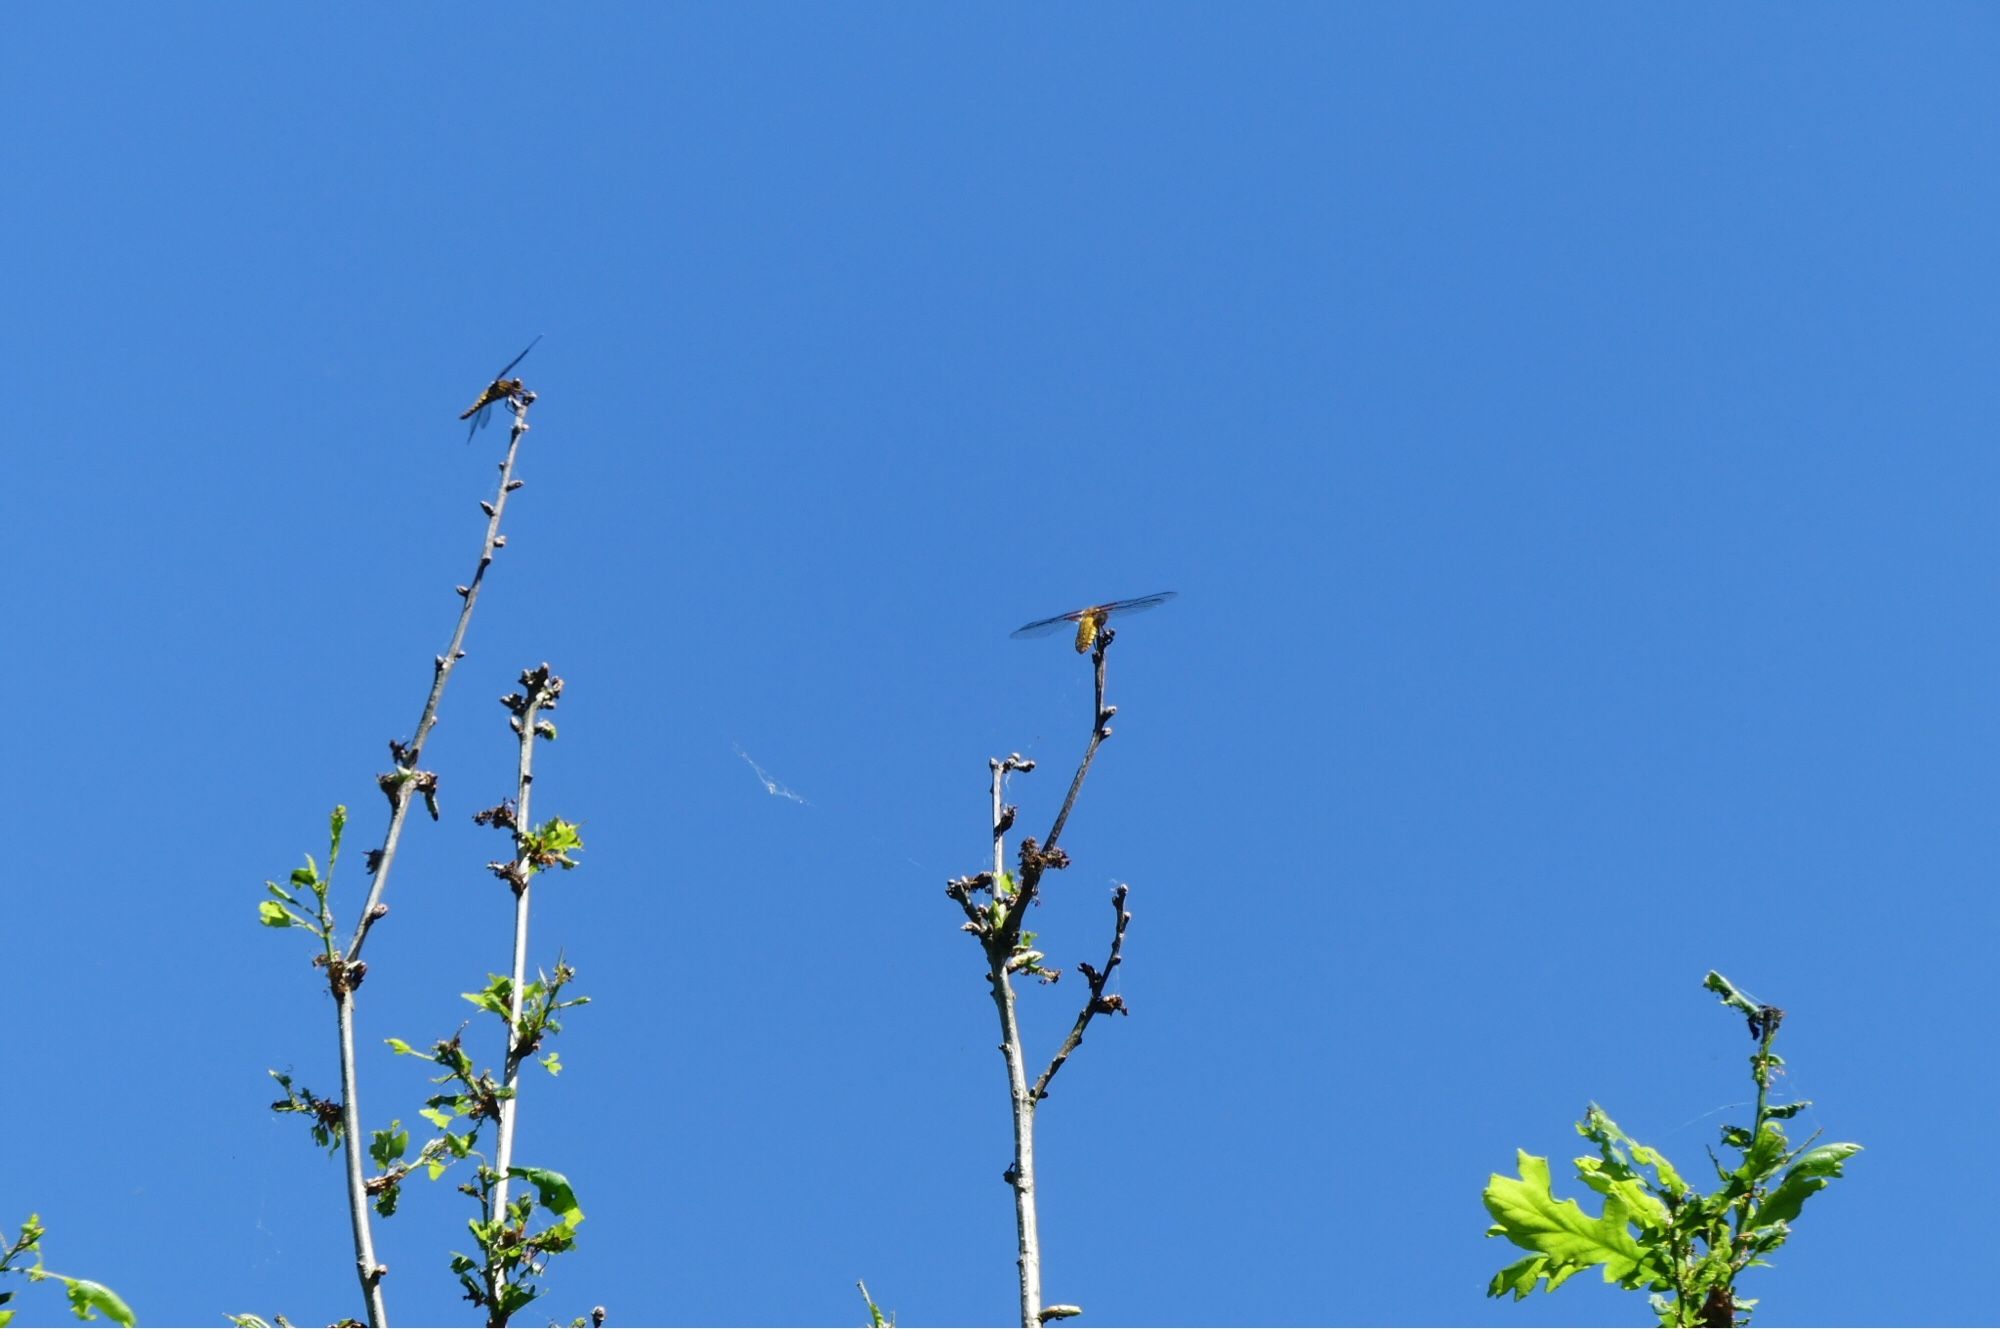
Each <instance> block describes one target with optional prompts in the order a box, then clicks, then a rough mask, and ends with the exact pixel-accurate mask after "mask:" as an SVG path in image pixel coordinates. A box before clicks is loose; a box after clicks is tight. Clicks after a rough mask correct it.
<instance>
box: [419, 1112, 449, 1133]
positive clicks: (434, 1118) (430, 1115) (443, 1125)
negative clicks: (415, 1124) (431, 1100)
mask: <svg viewBox="0 0 2000 1329" xmlns="http://www.w3.org/2000/svg"><path fill="white" fill-rule="evenodd" d="M417 1115H418V1116H420V1117H422V1118H423V1119H424V1120H425V1121H428V1122H429V1123H430V1124H431V1125H433V1126H435V1127H437V1128H438V1129H439V1130H445V1129H447V1128H449V1127H450V1125H451V1123H452V1121H453V1120H454V1118H453V1116H452V1114H451V1113H449V1112H441V1111H439V1110H438V1109H437V1108H422V1109H419V1110H418V1112H417Z"/></svg>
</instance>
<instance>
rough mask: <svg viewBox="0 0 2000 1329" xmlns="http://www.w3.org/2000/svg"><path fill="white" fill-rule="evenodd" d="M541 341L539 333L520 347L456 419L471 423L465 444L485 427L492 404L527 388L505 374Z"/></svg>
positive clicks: (466, 433) (516, 379) (518, 380)
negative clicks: (519, 351)
mask: <svg viewBox="0 0 2000 1329" xmlns="http://www.w3.org/2000/svg"><path fill="white" fill-rule="evenodd" d="M541 340H542V334H541V333H539V332H538V333H536V334H535V340H534V341H531V342H529V343H528V344H527V345H526V346H524V347H522V348H521V353H520V354H519V355H517V356H515V357H514V358H513V359H512V360H509V361H508V362H507V366H506V368H505V369H502V370H501V371H500V372H499V373H497V374H495V375H494V376H493V381H492V382H491V383H488V384H487V385H486V389H485V391H483V392H481V393H480V394H479V400H478V401H475V402H474V403H472V405H470V406H468V407H466V408H465V412H464V414H462V415H460V416H459V417H458V418H459V419H461V420H470V421H472V424H471V426H470V427H469V428H468V429H467V430H466V431H465V441H466V442H468V443H470V442H471V441H472V436H473V435H474V434H476V433H478V432H479V431H480V430H482V429H484V428H485V427H486V420H487V417H488V416H490V415H491V414H492V411H491V409H490V408H491V407H492V405H493V403H494V402H497V401H506V400H507V399H508V398H510V397H512V396H514V395H515V394H516V393H518V392H520V391H521V389H522V388H523V387H525V386H527V385H526V384H524V383H522V382H521V380H520V379H518V378H508V377H507V374H508V371H509V370H512V369H513V368H514V366H515V365H518V364H520V363H521V361H523V360H525V359H526V358H527V356H528V352H529V351H532V350H534V349H535V346H536V345H537V344H538V343H539V342H540V341H541Z"/></svg>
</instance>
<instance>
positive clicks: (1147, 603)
mask: <svg viewBox="0 0 2000 1329" xmlns="http://www.w3.org/2000/svg"><path fill="white" fill-rule="evenodd" d="M1178 594H1180V592H1178V591H1160V592H1158V593H1156V594H1153V595H1140V596H1134V597H1133V598H1132V599H1130V600H1113V601H1112V602H1111V603H1110V604H1108V605H1102V606H1100V608H1102V609H1103V610H1104V612H1105V613H1107V614H1136V613H1138V612H1139V611H1140V610H1141V609H1157V608H1158V607H1159V606H1161V605H1163V604H1165V603H1166V602H1167V601H1169V600H1171V599H1173V598H1174V597H1175V596H1176V595H1178Z"/></svg>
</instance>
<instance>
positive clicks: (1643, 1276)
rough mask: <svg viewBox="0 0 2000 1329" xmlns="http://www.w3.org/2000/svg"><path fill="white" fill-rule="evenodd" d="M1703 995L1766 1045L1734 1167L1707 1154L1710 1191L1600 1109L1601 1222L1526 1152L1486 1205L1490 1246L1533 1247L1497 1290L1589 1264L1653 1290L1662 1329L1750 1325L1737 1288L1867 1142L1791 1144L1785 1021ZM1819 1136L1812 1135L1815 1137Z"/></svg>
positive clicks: (1589, 1171)
mask: <svg viewBox="0 0 2000 1329" xmlns="http://www.w3.org/2000/svg"><path fill="white" fill-rule="evenodd" d="M1707 986H1708V987H1710V988H1711V990H1714V991H1717V992H1719V993H1721V994H1722V995H1723V1000H1724V1003H1725V1004H1726V1005H1730V1006H1734V1007H1736V1008H1738V1009H1741V1010H1744V1011H1745V1013H1746V1014H1747V1015H1749V1016H1750V1018H1751V1021H1752V1030H1753V1033H1754V1035H1755V1036H1756V1037H1757V1039H1758V1049H1757V1052H1756V1053H1755V1054H1754V1055H1753V1056H1752V1057H1751V1058H1750V1063H1751V1076H1752V1079H1753V1080H1754V1081H1755V1083H1756V1084H1757V1086H1758V1098H1757V1113H1756V1117H1755V1118H1754V1120H1753V1122H1752V1124H1751V1126H1749V1127H1748V1128H1745V1127H1741V1126H1725V1127H1724V1128H1723V1130H1722V1145H1723V1147H1724V1148H1725V1149H1728V1150H1734V1151H1735V1152H1736V1154H1737V1159H1736V1161H1735V1163H1734V1165H1733V1166H1730V1165H1728V1164H1726V1163H1724V1162H1723V1161H1722V1160H1721V1159H1718V1158H1717V1157H1716V1156H1715V1154H1714V1152H1713V1151H1710V1154H1709V1159H1710V1163H1711V1165H1712V1166H1713V1168H1714V1171H1715V1174H1716V1184H1715V1187H1714V1189H1713V1190H1710V1191H1708V1192H1707V1193H1705V1194H1704V1193H1703V1192H1701V1191H1698V1190H1696V1189H1695V1188H1694V1187H1693V1186H1691V1185H1689V1184H1688V1182H1687V1181H1686V1180H1685V1179H1684V1178H1683V1177H1682V1176H1681V1174H1680V1172H1679V1171H1678V1170H1677V1169H1676V1168H1675V1167H1674V1166H1673V1164H1672V1163H1670V1162H1668V1160H1667V1158H1666V1157H1665V1155H1663V1154H1661V1153H1660V1152H1659V1151H1658V1150H1656V1149H1653V1148H1650V1147H1648V1146H1646V1145H1643V1144H1640V1143H1638V1142H1637V1141H1636V1140H1633V1139H1632V1138H1631V1137H1630V1136H1628V1135H1626V1134H1625V1132H1624V1131H1622V1130H1620V1129H1619V1127H1618V1123H1616V1122H1615V1121H1613V1120H1612V1119H1611V1118H1610V1117H1609V1116H1608V1115H1606V1114H1605V1112H1604V1110H1603V1109H1602V1108H1600V1107H1598V1106H1597V1105H1596V1104H1595V1103H1592V1104H1590V1105H1589V1107H1588V1108H1587V1109H1586V1111H1585V1113H1584V1119H1583V1120H1582V1121H1581V1122H1578V1123H1577V1127H1576V1130H1577V1133H1578V1134H1579V1135H1581V1136H1583V1137H1584V1138H1585V1139H1586V1140H1588V1141H1590V1143H1591V1144H1592V1145H1594V1146H1595V1147H1596V1152H1595V1153H1594V1154H1586V1155H1583V1156H1582V1157H1579V1158H1577V1159H1576V1160H1575V1165H1576V1174H1577V1179H1578V1180H1579V1181H1581V1182H1582V1183H1583V1184H1584V1185H1585V1186H1587V1187H1589V1188H1590V1189H1591V1190H1592V1191H1595V1192H1596V1193H1597V1194H1598V1196H1599V1197H1600V1198H1601V1200H1602V1206H1601V1212H1600V1213H1599V1214H1597V1215H1595V1216H1593V1215H1591V1214H1590V1213H1588V1212H1587V1211H1585V1210H1584V1209H1583V1208H1582V1207H1581V1206H1580V1205H1578V1204H1577V1202H1576V1201H1575V1200H1567V1199H1566V1200H1557V1199H1556V1198H1555V1195H1554V1192H1553V1190H1552V1188H1551V1186H1550V1178H1549V1161H1548V1159H1546V1158H1542V1157H1538V1156H1536V1155H1534V1154H1530V1153H1528V1152H1527V1151H1526V1150H1518V1151H1516V1153H1517V1171H1518V1173H1519V1175H1518V1176H1515V1177H1506V1176H1502V1175H1500V1174H1499V1173H1494V1174H1493V1175H1492V1177H1491V1178H1490V1179H1489V1181H1488V1183H1487V1186H1486V1190H1485V1191H1484V1193H1483V1195H1482V1197H1481V1198H1482V1199H1483V1200H1484V1201H1485V1203H1486V1208H1487V1212H1488V1213H1490V1214H1491V1215H1492V1216H1493V1219H1494V1223H1493V1226H1492V1227H1490V1228H1488V1229H1487V1235H1488V1236H1491V1237H1506V1238H1507V1239H1508V1240H1509V1241H1511V1242H1513V1243H1514V1244H1515V1245H1517V1246H1519V1247H1521V1248H1522V1249H1524V1250H1527V1251H1529V1252H1531V1253H1530V1254H1529V1255H1528V1256H1527V1257H1526V1258H1524V1259H1521V1260H1517V1261H1515V1262H1514V1263H1513V1264H1510V1265H1508V1266H1507V1267H1506V1268H1505V1269H1502V1270H1501V1271H1500V1272H1499V1273H1497V1274H1495V1275H1494V1276H1493V1280H1492V1282H1491V1284H1489V1286H1488V1287H1487V1290H1486V1291H1487V1295H1488V1296H1493V1297H1497V1296H1500V1295H1501V1294H1503V1293H1507V1292H1511V1293H1513V1295H1514V1298H1515V1300H1517V1301H1518V1300H1520V1299H1521V1298H1523V1297H1525V1296H1527V1295H1528V1294H1529V1293H1530V1292H1532V1291H1534V1290H1535V1289H1536V1288H1537V1287H1544V1288H1546V1289H1547V1290H1548V1291H1554V1290H1555V1289H1556V1288H1558V1287H1560V1286H1562V1284H1563V1283H1564V1282H1566V1281H1568V1280H1569V1279H1570V1278H1571V1277H1573V1276H1574V1275H1576V1274H1578V1273H1581V1272H1582V1271H1583V1270H1585V1269H1590V1268H1595V1267H1598V1266H1602V1268H1603V1270H1604V1281H1605V1282H1607V1283H1616V1284H1618V1285H1619V1286H1620V1287H1625V1288H1632V1289H1635V1290H1645V1291H1648V1292H1650V1293H1651V1294H1652V1297H1651V1301H1652V1307H1653V1310H1654V1312H1655V1313H1656V1314H1657V1315H1658V1316H1659V1322H1660V1324H1662V1325H1708V1324H1748V1323H1749V1312H1750V1311H1751V1309H1752V1308H1753V1307H1754V1306H1755V1304H1756V1303H1755V1302H1754V1301H1752V1300H1745V1299H1739V1298H1738V1297H1737V1295H1736V1280H1737V1278H1738V1276H1739V1275H1741V1274H1742V1273H1743V1272H1744V1271H1745V1270H1746V1269H1749V1268H1752V1267H1754V1266H1759V1265H1765V1264H1767V1263H1768V1261H1767V1260H1766V1259H1765V1257H1766V1256H1768V1255H1769V1254H1770V1253H1771V1252H1773V1251H1775V1250H1776V1249H1777V1248H1778V1247H1780V1246H1782V1245H1784V1243H1785V1242H1786V1240H1787V1239H1789V1238H1790V1236H1791V1232H1792V1227H1791V1225H1792V1223H1793V1222H1794V1221H1795V1220H1796V1219H1797V1218H1798V1216H1799V1212H1800V1210H1801V1209H1802V1208H1803V1207H1804V1205H1805V1202H1806V1201H1807V1200H1808V1199H1810V1198H1811V1197H1812V1196H1813V1195H1815V1194H1817V1193H1818V1192H1819V1191H1820V1190H1822V1189H1824V1188H1825V1187H1826V1185H1827V1183H1828V1182H1830V1181H1831V1180H1832V1179H1833V1178H1835V1177H1838V1176H1840V1175H1841V1172H1842V1168H1843V1166H1844V1165H1845V1163H1846V1161H1847V1160H1848V1159H1849V1158H1850V1157H1852V1156H1853V1155H1854V1154H1856V1153H1858V1152H1860V1149H1861V1146H1860V1145H1858V1144H1820V1145H1815V1144H1814V1143H1813V1141H1812V1140H1811V1139H1809V1140H1807V1141H1806V1143H1805V1144H1804V1145H1802V1146H1800V1147H1798V1148H1793V1147H1792V1145H1791V1143H1790V1141H1789V1140H1788V1139H1787V1137H1786V1135H1785V1131H1784V1127H1783V1126H1782V1125H1781V1124H1780V1123H1781V1122H1782V1121H1784V1120H1786V1119H1788V1118H1790V1117H1792V1116H1794V1115H1796V1114H1797V1113H1798V1112H1799V1111H1800V1110H1801V1109H1803V1108H1805V1107H1808V1106H1810V1104H1809V1103H1808V1102H1806V1101H1799V1102H1794V1103H1788V1104H1782V1105H1772V1104H1771V1103H1769V1101H1768V1092H1769V1089H1770V1085H1771V1080H1772V1077H1773V1076H1774V1074H1775V1073H1776V1072H1777V1070H1778V1069H1779V1068H1780V1067H1782V1065H1783V1060H1782V1059H1781V1058H1779V1057H1778V1056H1777V1055H1776V1054H1775V1053H1773V1052H1772V1051H1771V1040H1772V1038H1773V1037H1774V1036H1775V1035H1776V1033H1777V1027H1778V1023H1779V1021H1780V1020H1782V1019H1783V1016H1784V1012H1782V1011H1779V1010H1777V1008H1775V1007H1769V1006H1760V1005H1757V1004H1756V1003H1754V1002H1752V1001H1751V1000H1750V999H1749V998H1747V997H1745V996H1743V994H1742V993H1741V992H1740V991H1739V990H1737V989H1736V988H1735V987H1734V986H1733V985H1730V984H1729V983H1728V980H1727V979H1724V978H1722V976H1721V975H1719V974H1713V973H1711V974H1710V975H1709V981H1708V983H1707ZM1815 1138H1816V1137H1815Z"/></svg>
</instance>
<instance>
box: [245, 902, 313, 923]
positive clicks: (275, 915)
mask: <svg viewBox="0 0 2000 1329" xmlns="http://www.w3.org/2000/svg"><path fill="white" fill-rule="evenodd" d="M257 921H258V922H259V923H262V924H263V925H264V926H265V927H267V928H305V927H311V926H312V924H310V923H308V922H306V921H305V920H304V919H303V918H300V917H299V916H298V915H297V914H295V913H293V912H292V911H291V910H289V909H287V908H285V906H283V905H281V904H279V903H278V902H277V901H276V900H260V901H258V902H257Z"/></svg>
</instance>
